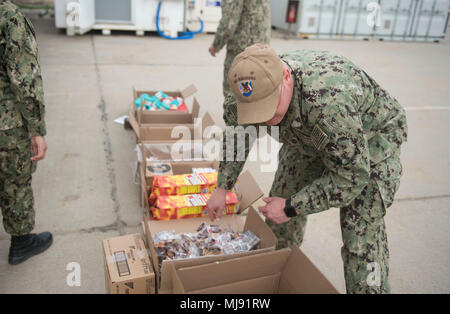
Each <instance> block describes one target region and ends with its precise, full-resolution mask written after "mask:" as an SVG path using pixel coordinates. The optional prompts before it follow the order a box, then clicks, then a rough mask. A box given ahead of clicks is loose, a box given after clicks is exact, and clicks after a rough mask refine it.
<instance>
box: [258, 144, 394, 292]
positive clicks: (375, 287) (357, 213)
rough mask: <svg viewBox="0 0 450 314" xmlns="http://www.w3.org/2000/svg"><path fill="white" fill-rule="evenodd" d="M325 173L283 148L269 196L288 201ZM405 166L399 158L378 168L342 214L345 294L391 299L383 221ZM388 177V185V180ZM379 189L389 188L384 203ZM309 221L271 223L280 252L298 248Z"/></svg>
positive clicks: (315, 160)
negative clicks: (387, 174) (386, 294)
mask: <svg viewBox="0 0 450 314" xmlns="http://www.w3.org/2000/svg"><path fill="white" fill-rule="evenodd" d="M324 170H325V169H324V168H323V166H322V162H321V160H320V159H319V158H317V157H315V156H306V155H304V154H302V153H301V152H299V151H298V150H295V149H292V147H289V146H287V145H283V147H282V148H281V150H280V153H279V166H278V170H277V172H276V174H275V178H274V182H273V185H272V188H271V191H270V194H271V196H277V197H282V198H288V197H290V196H291V195H293V194H295V193H296V192H298V191H300V190H301V189H302V188H303V187H304V186H306V185H309V184H310V183H312V182H313V181H314V180H315V179H316V178H318V177H320V176H321V175H322V173H323V171H324ZM401 171H402V170H401V164H400V158H399V156H398V155H396V156H394V157H392V158H389V159H388V160H385V161H384V162H382V163H381V164H379V165H376V166H375V167H374V169H373V170H372V172H373V173H372V178H374V177H376V178H381V179H383V178H384V179H385V181H384V182H381V183H380V182H378V181H376V180H375V179H371V180H370V181H369V184H368V185H367V186H366V187H365V188H364V190H363V191H362V192H361V194H360V195H359V196H357V197H356V198H355V199H354V200H353V201H352V202H351V203H350V204H348V205H347V206H345V207H342V208H341V209H340V224H341V233H342V241H343V243H344V245H343V246H342V248H341V256H342V260H343V263H344V275H345V283H346V289H347V293H390V285H389V281H388V274H389V249H388V242H387V236H386V227H385V223H384V216H385V214H386V208H387V207H389V206H390V205H391V204H392V201H393V199H394V194H395V192H396V191H397V189H398V186H399V181H400V176H401ZM386 173H389V177H390V179H389V180H388V179H387V176H385V175H384V174H386ZM380 186H382V187H383V188H386V187H389V190H387V191H389V193H385V195H384V197H383V196H382V195H381V194H380ZM306 222H307V218H306V216H297V217H294V218H291V220H290V221H289V222H287V223H284V224H275V223H273V222H272V221H269V220H267V223H268V225H269V226H270V227H271V228H272V230H273V232H274V233H275V235H276V236H277V238H278V241H279V243H278V248H284V247H289V246H291V245H293V244H295V245H298V246H300V245H301V244H302V241H303V236H304V233H305V228H306Z"/></svg>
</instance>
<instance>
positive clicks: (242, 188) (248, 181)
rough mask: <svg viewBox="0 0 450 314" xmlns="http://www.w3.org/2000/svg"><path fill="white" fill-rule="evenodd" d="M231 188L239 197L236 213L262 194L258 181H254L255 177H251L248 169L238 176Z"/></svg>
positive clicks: (240, 211)
mask: <svg viewBox="0 0 450 314" xmlns="http://www.w3.org/2000/svg"><path fill="white" fill-rule="evenodd" d="M233 189H234V191H235V192H236V194H237V195H238V199H239V210H238V213H242V212H243V211H244V210H245V209H247V208H248V207H250V206H251V205H252V204H253V203H254V202H256V201H257V200H258V199H260V198H261V197H263V195H264V193H263V191H262V190H261V188H260V187H259V185H258V183H256V180H255V178H253V176H252V175H251V173H250V171H248V170H246V171H245V172H243V173H242V174H241V175H240V176H239V177H238V179H237V182H236V184H235V186H234V188H233Z"/></svg>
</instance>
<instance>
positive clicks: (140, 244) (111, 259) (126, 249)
mask: <svg viewBox="0 0 450 314" xmlns="http://www.w3.org/2000/svg"><path fill="white" fill-rule="evenodd" d="M103 253H104V260H105V283H106V291H107V293H110V294H154V293H155V287H156V286H155V273H154V272H153V266H152V264H151V262H150V259H149V257H148V251H147V248H146V247H145V244H144V241H143V240H142V237H141V235H140V234H130V235H124V236H121V237H115V238H110V239H105V240H103Z"/></svg>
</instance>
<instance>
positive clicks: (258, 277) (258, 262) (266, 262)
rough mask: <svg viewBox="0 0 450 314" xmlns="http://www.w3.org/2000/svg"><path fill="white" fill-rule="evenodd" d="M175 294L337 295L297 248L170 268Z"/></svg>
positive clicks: (332, 287)
mask: <svg viewBox="0 0 450 314" xmlns="http://www.w3.org/2000/svg"><path fill="white" fill-rule="evenodd" d="M172 284H173V291H174V293H178V294H213V293H214V294H316V293H322V294H336V293H338V291H337V290H336V288H335V287H334V286H333V285H332V284H331V282H330V281H329V280H328V279H327V278H326V277H325V276H324V275H323V274H322V272H321V271H320V270H319V269H318V268H317V267H316V266H315V265H314V264H313V263H312V262H311V261H310V260H309V259H308V257H307V256H306V255H305V254H303V252H302V251H301V250H300V249H299V248H298V247H297V246H292V247H291V248H287V249H283V250H279V251H273V252H266V253H261V254H257V255H251V256H245V257H239V258H235V259H230V260H225V261H216V262H214V263H207V264H203V265H195V266H190V267H180V265H176V267H173V268H172Z"/></svg>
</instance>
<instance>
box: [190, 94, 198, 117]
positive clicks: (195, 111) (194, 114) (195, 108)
mask: <svg viewBox="0 0 450 314" xmlns="http://www.w3.org/2000/svg"><path fill="white" fill-rule="evenodd" d="M191 113H192V121H194V119H195V118H198V115H199V114H200V104H199V103H198V101H197V98H195V97H194V103H193V104H192V111H191Z"/></svg>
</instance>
